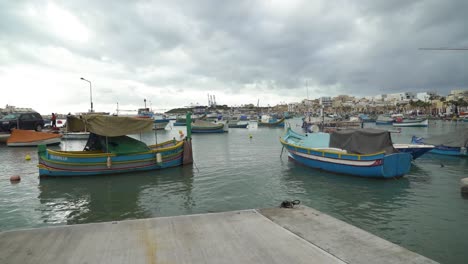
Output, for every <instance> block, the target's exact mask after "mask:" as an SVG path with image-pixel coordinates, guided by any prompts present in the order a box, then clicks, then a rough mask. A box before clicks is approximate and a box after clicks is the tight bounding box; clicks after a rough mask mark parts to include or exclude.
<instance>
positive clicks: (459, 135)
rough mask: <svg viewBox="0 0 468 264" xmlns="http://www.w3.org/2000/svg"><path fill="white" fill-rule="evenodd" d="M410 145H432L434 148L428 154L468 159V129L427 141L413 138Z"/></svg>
mask: <svg viewBox="0 0 468 264" xmlns="http://www.w3.org/2000/svg"><path fill="white" fill-rule="evenodd" d="M411 143H413V144H432V145H434V146H435V148H434V149H432V150H431V151H430V152H429V153H433V154H440V155H447V156H460V157H468V151H467V149H468V128H464V129H460V130H457V131H455V132H452V133H449V134H445V135H439V136H434V137H431V138H427V139H425V138H421V137H416V136H413V137H412V139H411Z"/></svg>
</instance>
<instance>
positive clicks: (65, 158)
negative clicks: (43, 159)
mask: <svg viewBox="0 0 468 264" xmlns="http://www.w3.org/2000/svg"><path fill="white" fill-rule="evenodd" d="M50 158H51V159H54V160H67V157H60V156H55V155H50Z"/></svg>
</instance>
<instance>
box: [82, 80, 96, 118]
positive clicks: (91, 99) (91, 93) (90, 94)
mask: <svg viewBox="0 0 468 264" xmlns="http://www.w3.org/2000/svg"><path fill="white" fill-rule="evenodd" d="M80 79H81V80H83V81H86V82H89V98H90V101H91V111H90V112H91V113H93V112H94V110H93V88H92V87H91V81H88V80H86V79H85V78H83V77H81V78H80Z"/></svg>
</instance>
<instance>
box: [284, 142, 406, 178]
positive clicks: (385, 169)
mask: <svg viewBox="0 0 468 264" xmlns="http://www.w3.org/2000/svg"><path fill="white" fill-rule="evenodd" d="M288 152H289V157H291V158H292V159H293V160H295V161H296V162H298V163H301V164H303V165H305V166H308V167H311V168H314V169H321V170H325V171H329V172H334V173H340V174H347V175H353V176H359V177H367V178H396V177H401V176H403V175H405V174H406V173H408V172H409V170H410V167H411V165H410V164H411V162H410V161H411V155H410V154H408V153H396V154H391V155H388V156H383V157H382V158H380V159H373V160H372V159H371V160H362V161H358V160H354V161H343V160H340V159H336V158H331V157H326V155H325V157H322V156H319V155H310V154H306V153H301V152H297V151H291V150H289V149H288Z"/></svg>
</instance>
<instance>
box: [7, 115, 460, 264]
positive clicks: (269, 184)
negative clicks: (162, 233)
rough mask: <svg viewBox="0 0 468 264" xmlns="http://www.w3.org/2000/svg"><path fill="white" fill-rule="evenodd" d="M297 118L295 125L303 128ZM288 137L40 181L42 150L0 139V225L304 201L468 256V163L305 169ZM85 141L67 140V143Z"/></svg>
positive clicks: (422, 131)
mask: <svg viewBox="0 0 468 264" xmlns="http://www.w3.org/2000/svg"><path fill="white" fill-rule="evenodd" d="M299 121H300V120H294V121H291V122H292V127H293V128H294V129H296V130H299V126H298V125H299ZM467 125H468V124H466V123H465V124H458V125H455V124H454V123H450V122H436V123H434V122H432V123H431V124H430V127H429V128H403V130H402V133H400V134H393V135H392V137H393V140H394V141H395V142H396V143H403V142H408V141H409V139H410V137H411V135H413V134H414V135H418V136H428V135H435V134H445V133H447V132H449V131H452V130H454V129H460V128H462V127H463V126H465V127H466V126H467ZM386 128H390V127H386ZM179 130H182V131H184V133H185V128H184V127H174V128H173V129H172V130H166V131H163V132H160V131H158V133H157V140H156V137H155V135H154V134H153V133H150V134H144V135H135V137H136V138H141V139H142V140H144V141H146V142H147V143H155V142H156V141H158V142H161V141H162V140H166V139H171V138H173V137H178V136H179ZM282 133H283V130H282V129H270V128H257V127H256V126H255V125H253V127H251V128H249V129H230V132H229V133H227V134H211V135H198V134H195V135H193V151H194V160H195V164H194V166H185V167H178V168H172V169H167V170H162V171H153V172H141V173H134V174H121V175H111V176H91V177H73V178H66V179H64V178H43V179H39V178H38V169H37V167H36V164H37V155H36V149H35V148H7V147H6V146H5V145H0V164H1V166H0V229H1V230H2V231H5V230H11V229H23V228H33V227H40V226H50V225H64V224H80V223H90V222H102V221H112V220H124V219H135V218H146V217H155V216H169V215H181V214H193V213H205V212H219V211H229V210H238V209H247V208H264V207H276V206H278V205H279V204H280V203H281V201H282V200H284V199H299V200H301V202H302V203H303V204H305V205H308V206H310V207H313V208H316V209H318V210H321V211H323V212H325V213H328V214H330V215H333V216H335V217H337V218H339V219H341V220H344V221H346V222H348V223H350V224H353V225H356V226H358V227H360V228H363V229H365V230H367V231H370V232H372V233H374V234H376V235H378V236H381V237H383V238H385V239H388V240H390V241H392V242H394V243H397V244H399V245H402V246H403V247H406V248H408V249H410V250H413V251H415V252H418V253H420V254H423V255H425V256H428V257H430V258H433V259H435V260H437V261H440V262H442V263H465V262H466V259H467V258H468V252H467V251H466V249H467V248H468V239H466V238H467V237H468V229H467V228H466V224H468V199H463V198H462V197H461V196H460V185H459V184H460V179H461V178H463V177H468V159H466V158H456V157H444V156H439V155H425V156H423V157H421V158H420V159H418V160H417V161H416V162H415V163H414V164H413V166H412V169H411V171H410V173H409V174H408V175H406V176H404V177H402V178H400V179H392V180H375V179H364V178H358V177H350V176H344V175H337V174H331V173H326V172H322V171H317V170H313V169H310V168H307V167H303V166H300V165H298V164H295V163H293V162H291V161H288V159H287V155H286V152H285V153H283V155H282V156H281V157H280V155H281V145H280V143H279V141H278V138H279V137H280V136H281V135H282ZM250 135H251V136H252V138H251V139H250ZM83 144H84V142H83V141H72V140H69V141H66V142H63V143H62V144H61V148H62V149H68V150H72V149H80V148H82V146H83ZM58 148H60V147H58ZM26 154H30V155H31V157H32V160H31V161H26V160H25V159H24V157H25V155H26ZM441 164H442V165H443V166H441ZM15 174H18V175H21V177H22V181H21V182H20V183H19V184H11V183H10V182H9V177H10V176H11V175H15Z"/></svg>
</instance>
